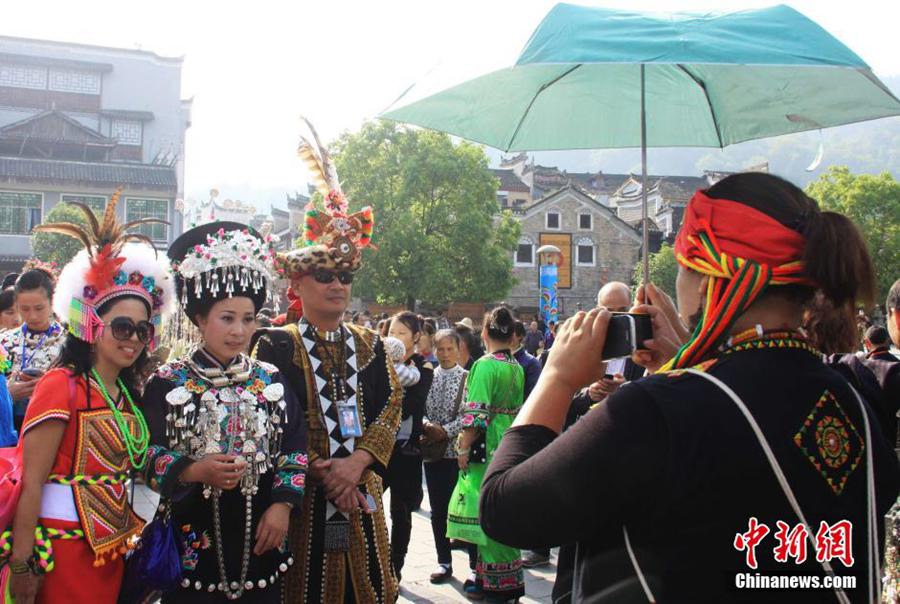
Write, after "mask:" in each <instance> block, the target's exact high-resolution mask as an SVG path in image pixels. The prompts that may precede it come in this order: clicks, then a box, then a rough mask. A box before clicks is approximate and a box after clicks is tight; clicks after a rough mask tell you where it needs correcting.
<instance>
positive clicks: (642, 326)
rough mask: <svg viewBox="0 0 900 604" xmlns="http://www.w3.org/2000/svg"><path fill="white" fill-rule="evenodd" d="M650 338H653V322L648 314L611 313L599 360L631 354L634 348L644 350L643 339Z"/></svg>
mask: <svg viewBox="0 0 900 604" xmlns="http://www.w3.org/2000/svg"><path fill="white" fill-rule="evenodd" d="M651 338H653V322H652V321H651V320H650V315H644V314H637V313H627V312H617V313H613V316H612V318H611V319H610V320H609V327H608V328H607V330H606V343H605V344H604V345H603V355H602V358H601V360H602V361H608V360H610V359H620V358H622V357H628V356H631V354H632V353H633V352H634V351H635V350H644V349H645V348H644V340H649V339H651Z"/></svg>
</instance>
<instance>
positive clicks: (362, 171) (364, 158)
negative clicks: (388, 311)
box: [334, 122, 519, 308]
mask: <svg viewBox="0 0 900 604" xmlns="http://www.w3.org/2000/svg"><path fill="white" fill-rule="evenodd" d="M334 156H335V163H336V164H337V168H338V173H339V174H340V176H341V186H342V188H343V189H344V192H345V193H346V194H347V197H348V198H349V199H350V200H351V203H352V204H353V209H354V210H355V209H357V208H359V207H361V206H364V205H371V206H372V208H373V209H374V211H375V232H374V234H373V237H372V241H373V243H374V244H375V245H376V246H377V247H378V250H377V251H376V252H368V251H367V252H364V254H365V256H366V259H365V263H364V265H363V269H362V270H361V271H360V273H359V276H358V278H357V280H356V281H355V283H354V293H355V294H357V295H360V296H363V297H366V298H374V299H376V300H377V301H378V302H379V303H386V304H405V305H406V306H407V307H408V308H413V307H414V306H415V303H416V301H417V300H418V301H421V302H424V303H426V304H446V303H448V302H454V301H460V302H461V301H472V302H489V301H493V300H499V299H502V298H503V297H505V296H506V295H507V293H509V290H510V288H512V286H513V285H514V283H515V281H514V279H513V277H512V271H511V266H512V251H513V250H514V249H515V247H516V244H517V242H518V238H519V224H518V222H517V221H516V220H515V219H514V218H513V217H512V215H511V214H510V213H508V212H505V213H501V212H500V209H499V206H498V204H497V187H498V182H497V179H496V178H494V176H493V175H492V174H491V173H490V171H489V170H488V159H487V156H486V155H485V153H484V151H483V150H482V149H481V148H480V147H478V146H476V145H472V144H470V143H466V142H462V143H460V144H458V145H454V144H453V142H452V141H451V140H450V137H449V136H447V135H446V134H441V133H438V132H432V131H426V130H413V129H410V128H406V127H403V126H400V125H397V124H394V123H391V122H369V123H366V124H365V125H363V127H362V129H361V130H360V131H359V132H355V133H345V134H344V135H342V136H341V137H340V139H339V140H338V141H337V143H336V145H335V147H334Z"/></svg>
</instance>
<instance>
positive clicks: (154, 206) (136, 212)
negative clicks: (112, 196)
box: [125, 197, 169, 241]
mask: <svg viewBox="0 0 900 604" xmlns="http://www.w3.org/2000/svg"><path fill="white" fill-rule="evenodd" d="M140 218H159V219H160V220H168V219H169V202H168V200H166V199H136V198H134V197H129V198H128V199H126V200H125V222H131V221H132V220H138V219H140ZM135 232H137V233H143V234H144V235H147V236H148V237H150V239H152V240H153V241H166V240H168V238H169V227H168V225H165V224H142V225H141V226H139V227H138V229H137V231H135Z"/></svg>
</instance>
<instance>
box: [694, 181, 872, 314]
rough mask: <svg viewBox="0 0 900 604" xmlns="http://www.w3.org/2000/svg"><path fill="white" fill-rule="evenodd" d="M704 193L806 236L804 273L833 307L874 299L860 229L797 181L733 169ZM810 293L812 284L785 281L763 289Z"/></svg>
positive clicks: (804, 298) (800, 296) (805, 296)
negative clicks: (826, 207) (821, 204)
mask: <svg viewBox="0 0 900 604" xmlns="http://www.w3.org/2000/svg"><path fill="white" fill-rule="evenodd" d="M706 194H707V196H709V197H711V198H713V199H728V200H731V201H735V202H738V203H742V204H744V205H746V206H749V207H751V208H754V209H755V210H758V211H760V212H762V213H764V214H766V215H767V216H770V217H771V218H773V219H775V220H777V221H778V222H780V223H781V224H782V225H784V226H786V227H788V228H789V229H793V230H795V231H797V232H798V233H800V234H802V235H803V236H804V237H805V238H806V247H805V249H804V250H803V258H802V260H803V264H804V267H805V272H806V276H807V277H809V278H810V279H811V280H813V281H814V282H815V283H817V284H818V286H819V289H821V291H822V293H824V294H825V296H826V297H827V298H828V299H829V300H830V301H831V302H832V304H833V305H834V306H835V307H840V306H843V305H845V304H854V303H855V302H861V301H864V302H871V301H872V299H873V294H874V290H875V269H874V267H873V266H872V259H871V257H870V256H869V252H868V249H867V248H866V242H865V240H864V239H863V238H862V235H861V234H860V232H859V229H858V228H857V227H856V225H855V224H853V221H852V220H850V219H849V218H847V217H846V216H844V215H843V214H838V213H837V212H823V211H821V210H820V209H819V204H818V203H816V200H814V199H813V198H811V197H810V196H808V195H807V194H806V193H804V192H803V191H802V190H801V189H799V188H798V187H797V186H795V185H794V184H792V183H790V182H788V181H786V180H785V179H783V178H780V177H778V176H774V175H772V174H767V173H764V172H743V173H739V174H732V175H730V176H727V177H726V178H723V179H722V180H720V181H719V182H717V183H716V184H714V185H713V186H712V187H710V188H709V189H708V190H707V191H706ZM814 293H815V290H814V289H813V288H810V287H804V286H795V285H789V286H778V287H772V288H770V289H768V290H767V291H766V292H764V294H763V295H778V294H782V295H789V296H791V297H792V298H794V299H797V300H798V301H800V302H802V303H806V302H809V301H810V300H811V299H812V297H813V294H814Z"/></svg>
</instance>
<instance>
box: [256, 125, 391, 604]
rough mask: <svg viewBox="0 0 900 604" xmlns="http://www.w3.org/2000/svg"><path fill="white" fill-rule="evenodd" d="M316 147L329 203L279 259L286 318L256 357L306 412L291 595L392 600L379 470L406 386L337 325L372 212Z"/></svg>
mask: <svg viewBox="0 0 900 604" xmlns="http://www.w3.org/2000/svg"><path fill="white" fill-rule="evenodd" d="M306 123H307V125H308V126H309V128H310V131H311V132H312V135H313V140H314V141H315V143H316V144H315V145H313V144H311V143H310V142H309V141H308V140H307V139H305V138H304V139H302V141H301V144H300V147H299V149H298V154H299V155H300V157H301V158H302V159H303V160H304V161H305V162H306V163H307V165H308V167H309V168H310V172H311V173H312V174H313V176H314V178H315V180H316V186H317V188H318V190H319V191H320V192H321V193H322V195H323V196H324V198H325V204H324V206H325V207H324V210H319V209H316V208H315V206H314V205H313V204H310V205H309V206H307V208H306V219H305V224H304V234H303V241H304V245H303V246H301V247H300V248H298V249H295V250H293V251H291V252H289V253H287V254H284V255H283V256H282V257H281V258H280V261H281V266H282V269H283V270H284V276H285V278H287V279H288V280H290V283H291V287H290V292H289V295H288V297H289V298H290V299H291V301H292V302H291V307H290V309H289V312H288V324H287V325H286V326H285V327H284V328H282V329H268V330H265V331H263V332H262V333H261V334H260V337H259V340H258V342H257V344H256V347H255V349H254V351H253V354H254V356H255V357H256V358H258V359H260V360H263V361H267V362H269V363H272V364H274V365H275V366H276V367H278V369H279V370H280V371H281V374H282V375H283V376H284V377H285V378H286V380H287V383H288V384H289V387H290V388H291V389H293V390H294V394H295V395H296V397H297V399H298V401H299V402H300V405H301V407H302V408H303V409H305V411H306V418H307V425H308V450H309V484H308V486H307V494H306V497H305V498H304V500H303V503H302V505H301V506H300V508H299V509H297V510H294V513H293V515H292V517H291V526H290V532H289V541H290V549H291V551H293V552H294V554H295V555H296V557H297V563H296V564H295V565H294V566H293V567H292V568H291V569H290V570H289V572H288V574H287V577H286V579H285V581H284V589H285V592H284V601H285V602H291V603H293V602H316V603H318V602H326V603H341V602H362V603H369V602H371V603H376V602H377V603H382V602H394V601H395V600H396V599H397V596H398V591H399V587H398V584H397V580H396V577H395V576H394V573H393V571H392V568H391V562H390V545H389V543H388V533H387V525H386V522H385V515H384V506H383V504H382V479H381V474H382V473H383V472H384V470H385V468H386V467H387V465H388V461H389V459H390V456H391V452H392V451H393V448H394V435H395V434H396V432H397V428H398V426H399V422H400V414H401V401H402V396H403V390H402V387H401V386H400V383H399V381H398V380H397V376H396V374H395V372H394V369H393V365H392V364H391V363H389V362H388V361H387V357H386V355H385V350H384V345H383V343H382V341H381V339H380V338H379V337H378V336H377V335H376V334H375V332H373V331H372V330H369V329H366V328H363V327H359V326H357V325H354V324H352V323H345V322H343V321H342V318H343V314H344V311H345V310H346V309H347V306H348V304H349V301H350V290H351V283H352V282H353V276H354V274H355V272H356V271H357V270H358V269H359V268H360V265H361V253H360V252H361V249H362V248H364V247H368V246H369V245H370V240H371V236H372V227H373V220H372V210H371V208H363V209H362V210H360V211H358V212H354V213H350V212H349V209H348V203H347V200H346V198H345V197H344V194H343V192H342V191H341V188H340V184H339V182H338V179H337V173H336V171H335V168H334V164H333V163H332V162H331V159H330V157H329V154H328V151H327V150H326V149H325V148H324V147H323V146H322V145H321V143H320V142H319V139H318V136H317V135H316V132H315V130H314V129H313V128H312V125H311V124H309V122H306Z"/></svg>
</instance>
